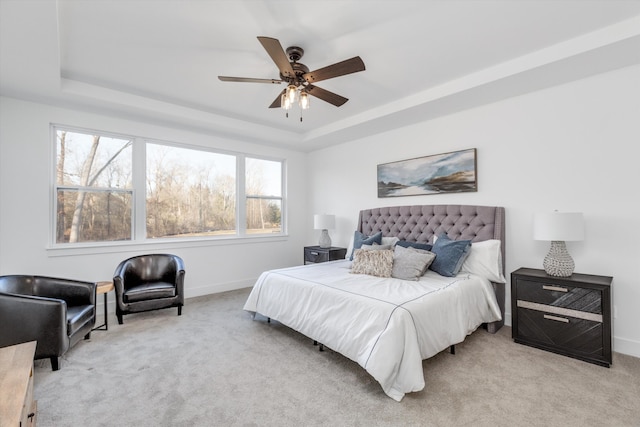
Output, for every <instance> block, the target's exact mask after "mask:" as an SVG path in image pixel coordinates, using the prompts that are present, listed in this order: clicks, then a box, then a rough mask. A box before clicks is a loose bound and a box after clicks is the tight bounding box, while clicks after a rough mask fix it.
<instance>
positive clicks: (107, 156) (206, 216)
mask: <svg viewBox="0 0 640 427" xmlns="http://www.w3.org/2000/svg"><path fill="white" fill-rule="evenodd" d="M53 129H54V134H55V144H56V158H55V167H56V171H55V186H54V191H55V198H54V200H55V206H54V213H53V217H54V218H55V230H52V235H53V236H54V237H53V238H54V241H55V243H56V244H74V243H87V242H113V241H131V240H145V239H167V238H202V237H210V236H214V237H215V236H236V235H238V234H242V235H245V234H267V233H269V234H272V233H281V232H282V208H283V197H282V192H283V190H282V188H283V187H282V185H283V183H282V177H283V162H282V161H273V160H265V159H257V158H249V157H244V156H243V155H241V154H238V155H234V154H225V153H219V152H214V151H210V150H204V149H199V148H186V147H181V146H177V145H172V144H168V143H160V142H155V141H154V142H150V141H146V140H144V139H140V138H134V137H126V136H119V137H118V136H113V135H108V134H106V133H102V132H93V131H86V132H83V131H77V130H71V129H63V128H62V127H59V126H57V125H56V126H53ZM137 144H144V145H143V146H140V145H137ZM134 146H135V147H136V150H135V153H136V156H137V157H136V158H134ZM239 159H243V160H244V161H241V162H240V163H238V161H239ZM140 169H144V171H142V170H140ZM134 171H135V176H136V177H138V179H139V181H135V182H134V180H133V176H134ZM242 175H244V181H245V183H246V186H245V188H244V195H245V197H244V198H243V199H240V200H239V199H238V190H237V182H238V178H237V177H238V176H242ZM142 177H144V182H143V181H142ZM136 197H144V202H143V203H142V204H141V202H140V201H138V202H136V201H135V198H136ZM238 204H240V205H241V206H240V207H238V206H237V205H238ZM136 209H138V211H136ZM238 209H241V210H240V211H238ZM238 212H244V214H245V216H246V224H244V225H243V227H239V226H238V224H237V218H238V216H239V215H238ZM240 216H241V215H240ZM136 217H137V218H141V217H142V218H144V221H145V227H144V228H143V229H138V230H137V231H136V230H134V222H135V223H137V222H138V221H134V218H136Z"/></svg>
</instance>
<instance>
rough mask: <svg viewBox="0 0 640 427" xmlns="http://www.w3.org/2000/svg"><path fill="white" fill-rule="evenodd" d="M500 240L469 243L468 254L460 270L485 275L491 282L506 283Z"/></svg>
mask: <svg viewBox="0 0 640 427" xmlns="http://www.w3.org/2000/svg"><path fill="white" fill-rule="evenodd" d="M500 246H501V242H500V240H485V241H482V242H475V243H472V244H471V250H470V251H469V256H467V259H465V260H464V263H463V264H462V268H461V269H460V271H462V272H465V273H471V274H476V275H478V276H482V277H485V278H486V279H487V280H490V281H491V282H498V283H506V279H505V278H504V274H503V272H502V251H501V248H500Z"/></svg>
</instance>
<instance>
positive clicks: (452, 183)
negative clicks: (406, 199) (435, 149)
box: [377, 148, 478, 198]
mask: <svg viewBox="0 0 640 427" xmlns="http://www.w3.org/2000/svg"><path fill="white" fill-rule="evenodd" d="M377 178H378V198H384V197H400V196H423V195H430V194H443V193H464V192H475V191H478V179H477V156H476V149H475V148H469V149H466V150H460V151H451V152H448V153H442V154H433V155H429V156H424V157H417V158H413V159H408V160H400V161H396V162H390V163H383V164H379V165H378V174H377Z"/></svg>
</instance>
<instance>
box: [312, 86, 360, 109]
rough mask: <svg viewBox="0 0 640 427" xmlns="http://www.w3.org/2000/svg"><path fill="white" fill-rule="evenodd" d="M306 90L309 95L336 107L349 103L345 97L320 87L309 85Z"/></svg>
mask: <svg viewBox="0 0 640 427" xmlns="http://www.w3.org/2000/svg"><path fill="white" fill-rule="evenodd" d="M304 90H305V92H307V93H308V94H309V95H313V96H315V97H316V98H320V99H322V100H323V101H326V102H328V103H329V104H333V105H335V106H336V107H339V106H341V105H342V104H344V103H345V102H347V101H348V100H349V99H348V98H345V97H344V96H340V95H338V94H336V93H333V92H329V91H328V90H326V89H322V88H319V87H318V86H314V85H307V86H306V87H305V89H304Z"/></svg>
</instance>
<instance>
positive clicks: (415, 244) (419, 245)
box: [396, 240, 433, 251]
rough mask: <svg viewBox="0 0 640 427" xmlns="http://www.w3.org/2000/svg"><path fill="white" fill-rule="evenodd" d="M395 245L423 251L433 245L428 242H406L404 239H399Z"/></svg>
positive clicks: (428, 249)
mask: <svg viewBox="0 0 640 427" xmlns="http://www.w3.org/2000/svg"><path fill="white" fill-rule="evenodd" d="M396 246H402V247H403V248H416V249H423V250H425V251H430V250H431V248H432V247H433V245H430V244H429V243H418V242H407V241H406V240H399V241H398V243H396Z"/></svg>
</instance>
